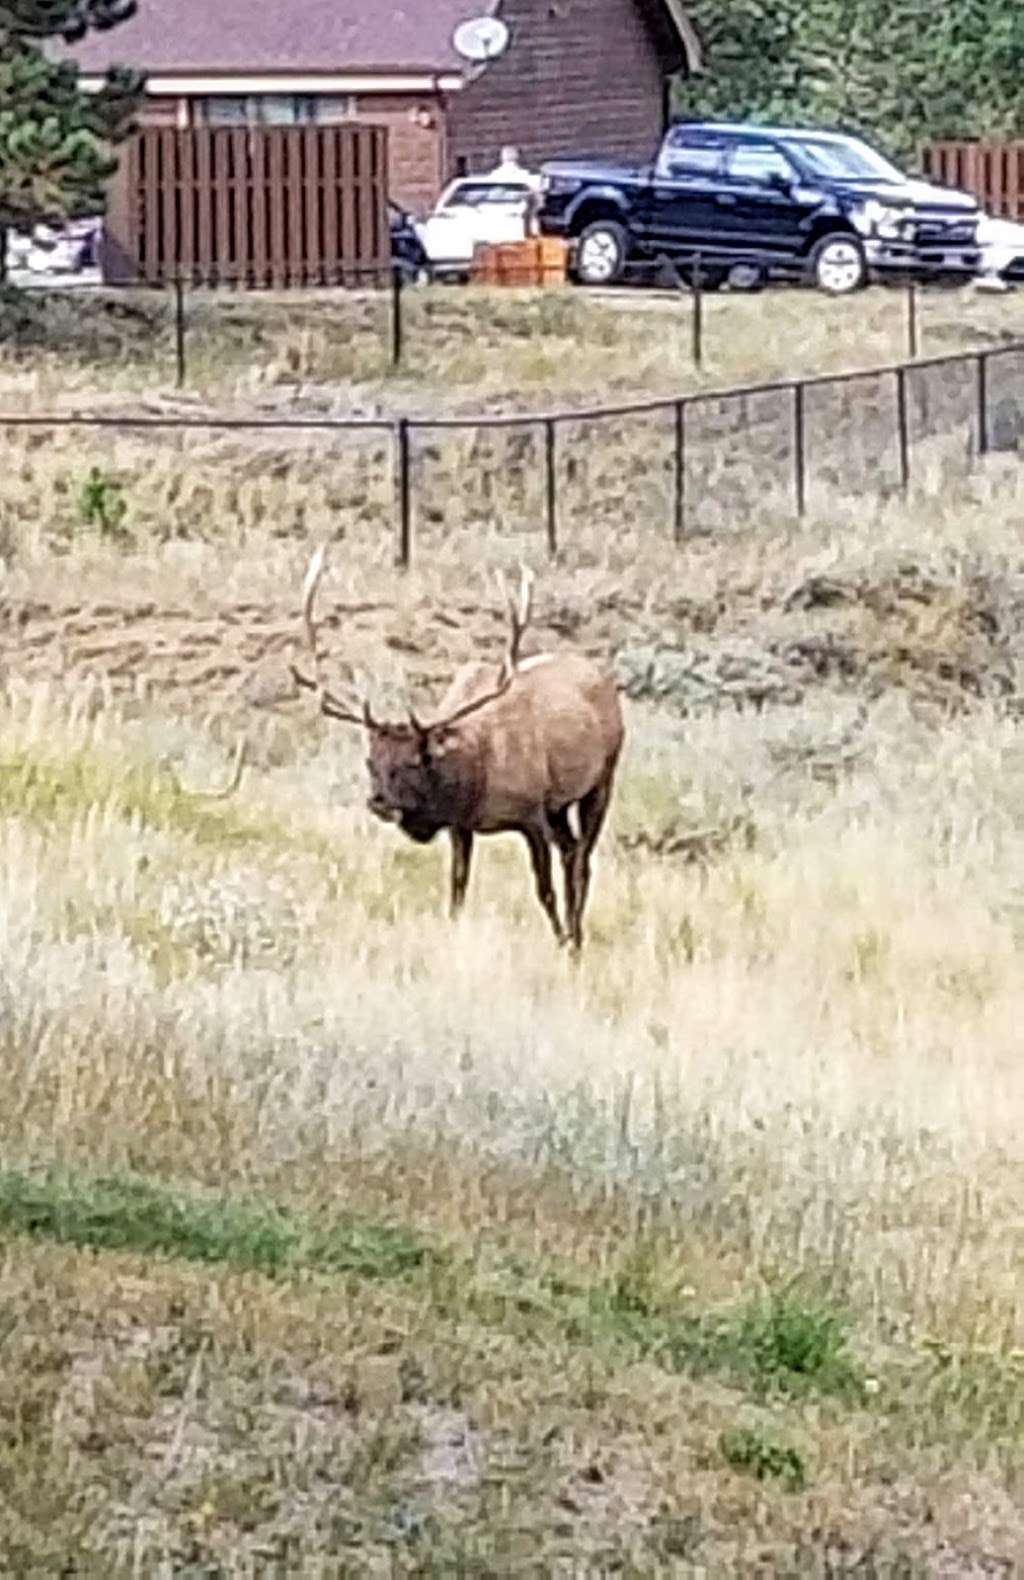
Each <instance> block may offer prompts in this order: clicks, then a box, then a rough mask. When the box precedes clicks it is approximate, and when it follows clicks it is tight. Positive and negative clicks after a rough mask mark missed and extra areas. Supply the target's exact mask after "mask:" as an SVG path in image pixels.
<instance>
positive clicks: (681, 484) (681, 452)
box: [673, 400, 686, 543]
mask: <svg viewBox="0 0 1024 1580" xmlns="http://www.w3.org/2000/svg"><path fill="white" fill-rule="evenodd" d="M675 417H676V422H675V439H676V454H675V517H674V523H673V536H674V538H675V540H676V542H677V543H680V542H682V539H683V536H684V534H685V532H686V402H685V401H682V400H677V401H676V405H675Z"/></svg>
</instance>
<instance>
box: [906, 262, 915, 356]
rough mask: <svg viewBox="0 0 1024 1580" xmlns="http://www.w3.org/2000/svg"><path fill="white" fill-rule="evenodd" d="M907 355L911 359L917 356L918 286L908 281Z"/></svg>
mask: <svg viewBox="0 0 1024 1580" xmlns="http://www.w3.org/2000/svg"><path fill="white" fill-rule="evenodd" d="M907 355H908V356H909V357H910V359H911V361H913V359H914V358H915V357H916V356H917V286H916V284H915V283H914V281H913V280H912V279H910V280H908V281H907Z"/></svg>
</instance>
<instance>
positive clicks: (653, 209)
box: [636, 126, 725, 257]
mask: <svg viewBox="0 0 1024 1580" xmlns="http://www.w3.org/2000/svg"><path fill="white" fill-rule="evenodd" d="M724 159H725V140H724V138H723V137H722V135H721V134H720V133H715V132H706V131H691V130H689V129H688V128H687V127H685V126H678V127H675V128H674V129H673V130H671V131H669V133H668V134H667V136H666V137H665V140H664V142H663V143H662V145H661V152H660V153H659V155H658V161H657V163H656V165H655V167H654V170H653V172H652V175H651V183H650V186H649V187H648V188H647V191H646V194H645V196H644V199H643V200H642V202H641V205H640V212H639V214H638V215H637V221H636V229H637V233H638V235H639V237H640V239H641V242H642V244H643V247H644V251H645V252H647V253H654V254H657V253H659V252H664V253H666V254H667V255H668V256H670V257H671V256H673V255H675V256H679V255H683V256H685V255H688V254H692V253H694V252H697V251H699V250H700V249H701V248H704V249H705V250H706V249H707V248H708V247H709V246H711V245H713V241H714V236H715V230H716V225H717V223H718V218H719V212H720V211H719V208H718V205H717V203H716V201H715V198H716V194H717V193H718V192H719V190H720V189H721V185H722V170H723V167H724Z"/></svg>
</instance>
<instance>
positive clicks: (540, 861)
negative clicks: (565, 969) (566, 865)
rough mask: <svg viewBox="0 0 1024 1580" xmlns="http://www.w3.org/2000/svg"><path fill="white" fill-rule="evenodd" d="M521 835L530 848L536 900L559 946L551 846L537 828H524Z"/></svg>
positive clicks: (562, 939) (561, 940)
mask: <svg viewBox="0 0 1024 1580" xmlns="http://www.w3.org/2000/svg"><path fill="white" fill-rule="evenodd" d="M523 834H524V835H525V837H526V842H527V844H528V845H529V847H530V857H531V859H532V861H533V876H534V878H535V879H536V880H537V898H538V899H539V900H540V903H541V905H542V906H543V907H544V913H545V915H546V916H547V919H548V921H549V922H550V923H551V926H552V927H553V928H554V932H555V937H556V938H557V939H558V942H559V943H560V944H564V943H565V933H564V932H563V930H562V923H561V921H560V920H559V917H558V901H557V900H556V899H555V886H554V884H553V883H552V881H551V846H550V845H549V844H548V842H547V840H546V839H545V837H544V835H543V834H542V833H541V832H540V830H539V829H537V828H524V829H523Z"/></svg>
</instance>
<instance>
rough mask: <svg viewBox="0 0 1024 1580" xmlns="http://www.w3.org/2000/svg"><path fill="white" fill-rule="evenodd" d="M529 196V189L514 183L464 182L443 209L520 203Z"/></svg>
mask: <svg viewBox="0 0 1024 1580" xmlns="http://www.w3.org/2000/svg"><path fill="white" fill-rule="evenodd" d="M529 196H530V188H529V187H527V186H517V185H516V184H515V183H514V182H508V183H506V182H503V181H464V182H463V183H462V184H461V185H460V186H457V187H455V188H454V189H453V190H452V191H451V192H450V193H449V194H448V196H447V198H446V199H445V202H444V207H445V208H480V207H481V206H482V205H484V204H487V203H521V202H522V201H523V200H524V198H528V197H529Z"/></svg>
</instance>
